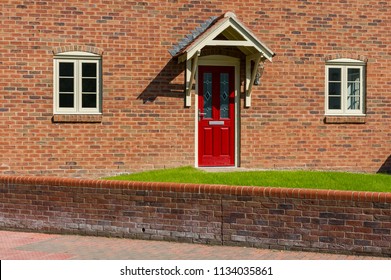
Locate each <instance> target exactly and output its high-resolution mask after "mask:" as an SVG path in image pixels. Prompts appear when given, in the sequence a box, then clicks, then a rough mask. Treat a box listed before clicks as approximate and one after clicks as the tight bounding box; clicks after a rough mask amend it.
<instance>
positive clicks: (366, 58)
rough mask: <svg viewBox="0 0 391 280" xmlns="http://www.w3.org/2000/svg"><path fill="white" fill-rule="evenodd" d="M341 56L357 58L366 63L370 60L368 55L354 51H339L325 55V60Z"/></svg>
mask: <svg viewBox="0 0 391 280" xmlns="http://www.w3.org/2000/svg"><path fill="white" fill-rule="evenodd" d="M341 58H350V59H355V60H360V61H363V62H365V63H367V62H368V57H367V56H365V55H361V54H354V53H337V54H329V55H325V57H324V61H326V62H327V61H329V60H334V59H341Z"/></svg>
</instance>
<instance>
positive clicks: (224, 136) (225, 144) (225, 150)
mask: <svg viewBox="0 0 391 280" xmlns="http://www.w3.org/2000/svg"><path fill="white" fill-rule="evenodd" d="M220 132H221V137H220V143H221V144H220V145H221V155H224V156H228V155H229V148H230V137H229V127H223V128H221V131H220Z"/></svg>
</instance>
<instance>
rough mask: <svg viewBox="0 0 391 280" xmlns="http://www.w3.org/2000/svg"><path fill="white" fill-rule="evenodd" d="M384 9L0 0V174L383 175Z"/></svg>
mask: <svg viewBox="0 0 391 280" xmlns="http://www.w3.org/2000/svg"><path fill="white" fill-rule="evenodd" d="M390 9H391V6H390V3H388V2H387V1H363V0H354V1H353V0H346V1H332V0H323V1H311V0H295V1H279V0H276V1H263V0H262V1H236V0H231V1H176V0H170V1H155V0H153V1H116V0H113V1H106V0H96V1H76V0H69V1H54V0H47V1H12V0H9V1H1V3H0V93H1V94H0V136H1V138H0V173H1V174H22V175H24V174H36V175H60V176H73V177H98V176H104V175H111V174H116V173H122V172H133V171H138V170H146V169H154V168H165V167H176V166H183V165H192V166H233V167H245V168H265V169H320V170H347V171H362V172H379V171H381V172H389V171H390V170H391V163H390V159H389V157H390V154H391V127H390V118H391V106H390V105H391V95H390V93H391V82H390V79H389V76H390V69H391V47H390V43H391V33H390V32H391V31H390V26H391V18H390V16H389V11H390Z"/></svg>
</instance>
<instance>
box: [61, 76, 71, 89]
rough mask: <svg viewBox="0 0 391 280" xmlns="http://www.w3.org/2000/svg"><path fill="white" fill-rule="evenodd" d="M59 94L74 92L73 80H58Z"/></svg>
mask: <svg viewBox="0 0 391 280" xmlns="http://www.w3.org/2000/svg"><path fill="white" fill-rule="evenodd" d="M60 92H74V83H73V78H60Z"/></svg>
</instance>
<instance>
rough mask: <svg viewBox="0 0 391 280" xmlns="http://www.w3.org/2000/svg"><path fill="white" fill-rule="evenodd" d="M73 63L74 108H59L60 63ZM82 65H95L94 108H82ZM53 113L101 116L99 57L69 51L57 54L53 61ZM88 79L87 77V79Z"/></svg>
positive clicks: (100, 70)
mask: <svg viewBox="0 0 391 280" xmlns="http://www.w3.org/2000/svg"><path fill="white" fill-rule="evenodd" d="M64 62H65V63H66V62H70V63H73V69H74V72H73V79H74V106H73V107H69V108H66V107H60V89H59V86H60V75H59V74H60V73H59V71H60V63H64ZM83 63H95V64H96V107H94V108H87V107H82V96H83V92H82V80H83V77H82V65H83ZM53 69H54V71H53V85H54V87H53V92H54V93H53V112H54V114H73V115H79V114H80V115H83V114H89V115H92V114H101V112H102V74H101V73H102V58H101V56H100V55H97V54H93V53H88V52H79V51H71V52H64V53H59V54H57V55H55V56H54V60H53ZM87 78H88V77H87Z"/></svg>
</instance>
